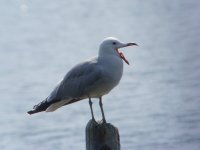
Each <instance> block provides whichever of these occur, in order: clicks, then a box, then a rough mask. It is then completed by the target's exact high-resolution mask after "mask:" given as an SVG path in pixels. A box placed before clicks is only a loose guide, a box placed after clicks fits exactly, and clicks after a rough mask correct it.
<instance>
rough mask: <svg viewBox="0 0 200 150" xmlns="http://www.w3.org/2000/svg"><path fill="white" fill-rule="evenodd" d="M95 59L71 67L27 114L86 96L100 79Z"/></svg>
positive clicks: (99, 68)
mask: <svg viewBox="0 0 200 150" xmlns="http://www.w3.org/2000/svg"><path fill="white" fill-rule="evenodd" d="M97 65H98V64H97V62H96V61H95V59H94V60H93V61H86V62H84V63H80V64H78V65H76V66H75V67H74V68H72V69H71V70H70V71H69V72H68V73H67V74H66V76H65V77H64V79H63V80H62V81H61V82H60V83H59V84H58V85H57V86H56V87H55V89H54V90H53V91H52V92H51V94H50V95H49V96H48V97H47V98H46V99H45V100H44V101H42V102H41V103H39V104H37V105H35V106H34V108H33V110H31V111H29V112H28V113H29V114H34V113H37V112H41V111H45V110H46V109H47V108H48V107H49V106H50V105H52V104H54V103H57V102H60V101H62V100H67V101H66V103H65V104H63V105H66V104H70V103H73V102H76V101H79V100H81V99H84V98H86V97H88V92H89V91H90V89H91V87H92V86H94V85H95V83H97V82H98V81H99V80H101V77H102V76H101V73H102V70H101V67H97Z"/></svg>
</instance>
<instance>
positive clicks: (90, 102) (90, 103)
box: [89, 97, 95, 121]
mask: <svg viewBox="0 0 200 150" xmlns="http://www.w3.org/2000/svg"><path fill="white" fill-rule="evenodd" d="M89 105H90V110H91V114H92V120H93V121H95V119H94V114H93V109H92V101H91V98H90V97H89Z"/></svg>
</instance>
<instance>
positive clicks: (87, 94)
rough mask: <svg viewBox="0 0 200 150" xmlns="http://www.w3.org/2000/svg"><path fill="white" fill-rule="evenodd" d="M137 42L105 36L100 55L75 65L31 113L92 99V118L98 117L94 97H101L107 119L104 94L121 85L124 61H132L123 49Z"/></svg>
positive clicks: (103, 116) (100, 101) (53, 109)
mask: <svg viewBox="0 0 200 150" xmlns="http://www.w3.org/2000/svg"><path fill="white" fill-rule="evenodd" d="M133 45H135V46H137V44H136V43H123V42H120V41H119V40H118V39H117V38H114V37H108V38H105V39H104V40H103V41H102V43H101V44H100V46H99V54H98V56H97V57H95V58H92V59H90V60H87V61H84V62H81V63H79V64H77V65H76V66H74V67H73V68H72V69H71V70H70V71H69V72H68V73H67V74H66V75H65V77H64V78H63V79H62V80H61V81H60V82H59V83H58V85H57V86H56V87H55V88H54V90H53V91H52V92H51V93H50V95H49V96H48V97H47V98H46V99H45V100H43V101H42V102H40V103H39V104H37V105H35V106H34V107H33V109H32V110H30V111H28V112H27V113H28V114H30V115H31V114H35V113H38V112H43V111H45V112H53V111H55V110H56V109H58V108H60V107H62V106H65V105H68V104H71V103H74V102H77V101H80V100H83V99H89V106H90V110H91V115H92V120H95V118H94V114H93V109H92V101H91V98H98V99H99V106H100V109H101V114H102V121H103V122H104V123H106V119H105V115H104V111H103V104H102V96H104V95H106V94H108V93H109V92H110V91H111V90H112V89H113V88H114V87H115V86H116V85H118V83H119V81H120V80H121V77H122V74H123V61H124V62H125V63H127V64H128V65H129V62H128V60H127V59H126V58H125V56H124V54H123V53H122V52H120V51H119V49H120V48H123V47H127V46H133Z"/></svg>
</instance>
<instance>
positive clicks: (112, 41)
mask: <svg viewBox="0 0 200 150" xmlns="http://www.w3.org/2000/svg"><path fill="white" fill-rule="evenodd" d="M133 45H135V46H137V44H136V43H123V42H120V41H119V40H118V39H117V38H114V37H108V38H105V39H104V40H103V42H102V43H101V45H100V49H99V55H100V56H103V55H117V56H119V57H120V58H121V59H123V60H124V61H125V62H126V63H127V64H129V62H128V60H127V59H126V58H125V56H124V54H123V53H122V52H120V51H119V49H120V48H123V47H127V46H133Z"/></svg>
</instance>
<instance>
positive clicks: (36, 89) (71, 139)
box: [0, 0, 200, 150]
mask: <svg viewBox="0 0 200 150" xmlns="http://www.w3.org/2000/svg"><path fill="white" fill-rule="evenodd" d="M199 13H200V2H199V1H197V0H190V1H189V0H175V1H170V2H169V1H158V0H148V1H139V0H123V1H122V0H121V1H120V0H118V1H106V0H101V1H85V0H79V1H65V0H60V1H54V0H43V1H39V0H18V1H16V0H6V1H0V21H1V22H0V77H1V78H0V97H1V100H0V102H1V105H0V118H1V119H0V125H1V126H0V149H1V150H27V149H29V150H34V149H37V150H66V149H74V150H78V149H85V135H84V134H85V133H84V132H85V126H86V123H87V121H88V120H89V119H90V110H89V106H88V102H87V100H85V101H81V102H79V103H76V104H72V105H69V106H66V107H63V108H62V109H59V110H58V111H56V112H55V113H40V114H37V115H33V116H28V115H27V114H26V111H27V110H29V109H30V108H31V107H32V106H33V105H34V104H36V103H38V102H39V101H40V100H43V99H44V98H45V97H46V96H47V95H48V94H49V92H50V91H51V90H52V89H53V87H54V86H55V84H56V83H57V82H58V81H59V80H60V79H61V78H62V77H63V76H64V75H65V73H66V72H67V71H68V70H69V69H70V68H71V67H72V66H73V65H74V64H75V63H77V62H79V61H83V60H85V59H87V58H89V57H92V56H94V55H96V54H97V51H98V45H99V43H100V42H101V40H102V39H103V38H104V37H107V36H115V37H118V38H119V39H121V40H123V41H127V42H137V43H139V45H140V47H138V48H126V49H124V54H125V55H126V56H127V58H128V59H129V61H130V63H131V66H127V65H126V66H125V68H124V76H123V79H122V81H121V83H120V85H119V86H118V87H117V88H116V89H115V90H113V91H112V92H111V93H110V94H109V95H107V96H105V97H104V107H105V113H106V116H107V120H108V122H111V123H112V124H114V125H115V126H117V127H118V128H119V131H120V137H121V146H122V149H124V150H169V149H170V150H199V149H200V101H199V100H200V99H199V98H200V92H199V91H200V80H199V77H200V69H199V68H200V30H199V27H200V22H199V20H200V15H199ZM94 102H95V106H94V107H95V108H94V109H95V114H96V117H97V118H98V119H100V111H99V107H98V103H97V101H94Z"/></svg>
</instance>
